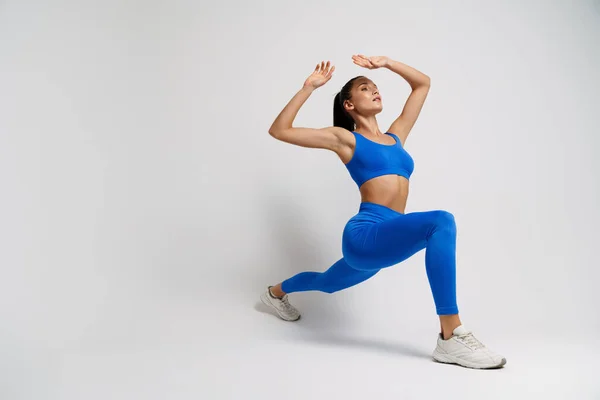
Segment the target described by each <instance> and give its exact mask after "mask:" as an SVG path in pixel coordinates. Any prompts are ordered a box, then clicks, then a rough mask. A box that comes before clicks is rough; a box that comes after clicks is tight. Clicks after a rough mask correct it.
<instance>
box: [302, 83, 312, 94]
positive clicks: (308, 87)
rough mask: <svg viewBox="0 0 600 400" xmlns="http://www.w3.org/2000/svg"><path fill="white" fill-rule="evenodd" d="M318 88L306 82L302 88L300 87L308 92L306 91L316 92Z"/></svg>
mask: <svg viewBox="0 0 600 400" xmlns="http://www.w3.org/2000/svg"><path fill="white" fill-rule="evenodd" d="M315 89H316V87H314V86H311V85H308V84H304V85H302V89H300V91H301V92H306V93H309V94H310V93H312V92H314V91H315Z"/></svg>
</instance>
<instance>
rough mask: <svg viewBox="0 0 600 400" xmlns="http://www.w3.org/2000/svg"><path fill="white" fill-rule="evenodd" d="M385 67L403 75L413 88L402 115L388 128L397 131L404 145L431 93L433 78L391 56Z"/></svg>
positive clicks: (390, 130) (389, 130)
mask: <svg viewBox="0 0 600 400" xmlns="http://www.w3.org/2000/svg"><path fill="white" fill-rule="evenodd" d="M385 68H387V69H389V70H390V71H393V72H395V73H397V74H398V75H400V76H401V77H403V78H404V79H405V80H406V81H407V82H408V84H409V85H410V87H411V88H412V92H411V93H410V95H409V96H408V99H406V103H405V104H404V108H403V109H402V112H401V113H400V116H399V117H398V118H396V120H394V122H393V123H392V125H391V126H390V129H388V132H392V133H395V134H396V135H397V136H398V138H399V139H400V142H401V143H402V145H403V146H404V143H405V142H406V138H407V137H408V134H409V133H410V131H411V129H412V127H413V126H414V125H415V122H417V118H418V117H419V114H420V113H421V109H422V108H423V104H424V103H425V99H426V98H427V94H428V93H429V86H430V81H431V80H430V78H429V76H427V75H425V74H424V73H422V72H420V71H417V70H416V69H414V68H413V67H409V66H408V65H406V64H403V63H401V62H399V61H394V60H391V59H389V58H388V59H387V62H386V64H385Z"/></svg>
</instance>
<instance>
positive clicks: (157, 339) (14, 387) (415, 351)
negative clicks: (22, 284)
mask: <svg viewBox="0 0 600 400" xmlns="http://www.w3.org/2000/svg"><path fill="white" fill-rule="evenodd" d="M241 286H243V285H240V287H241ZM375 286H377V285H375V283H373V286H369V287H367V288H360V289H356V290H355V291H353V292H350V291H348V292H346V293H343V294H339V295H338V296H333V297H332V296H328V295H326V294H321V293H310V294H298V295H296V296H295V297H294V299H295V303H296V304H298V306H299V307H301V309H302V312H303V316H302V319H301V320H300V321H298V322H294V323H290V322H284V321H281V320H280V319H278V318H276V317H275V316H274V315H273V314H270V313H269V312H268V310H266V309H265V307H264V306H263V305H262V304H261V303H260V302H259V300H258V296H259V294H260V293H256V296H254V297H253V296H251V295H250V290H249V289H248V292H240V293H242V294H241V295H240V296H235V295H227V296H220V297H219V296H217V293H216V291H215V292H207V291H206V290H199V291H198V292H196V293H194V292H193V290H192V288H193V285H192V284H190V287H189V288H182V290H181V291H178V292H171V293H166V292H161V291H160V289H156V290H154V291H152V292H150V291H148V292H147V293H146V292H143V291H142V292H141V293H140V292H139V291H138V293H136V295H135V296H132V295H131V294H130V292H128V289H127V288H122V289H121V290H120V291H119V293H116V292H113V293H111V294H110V296H107V297H106V298H105V302H104V303H103V305H102V306H98V307H97V308H96V310H95V312H94V313H92V312H91V309H90V313H89V315H88V317H87V318H85V317H84V316H83V314H81V315H78V314H76V313H74V312H72V313H71V316H70V318H69V319H66V317H65V319H64V320H56V321H55V322H56V323H55V324H47V325H46V328H45V330H44V331H40V330H37V331H36V330H25V329H23V328H24V327H25V326H24V325H21V326H16V327H14V331H13V332H12V334H11V331H10V330H4V332H3V335H4V340H3V343H4V344H9V345H10V347H6V349H7V351H5V352H4V354H3V356H2V357H3V359H2V362H1V363H0V365H2V376H3V384H2V392H3V395H2V396H1V397H2V399H6V400H15V399H44V400H50V399H61V400H71V399H73V400H75V399H77V400H80V399H86V400H93V399H102V400H106V399H111V400H116V399H128V400H131V399H169V400H179V399H203V400H213V399H214V400H219V399H236V400H237V399H267V398H271V399H303V400H304V399H328V400H329V399H461V400H466V399H569V400H570V399H576V400H585V399H600V373H599V372H598V371H599V368H598V365H597V360H598V350H597V349H598V348H599V344H600V343H599V341H598V340H597V339H596V340H593V339H591V338H590V339H587V340H585V339H582V338H581V337H576V336H571V335H570V334H569V330H570V328H569V327H566V326H562V327H557V330H556V332H554V333H545V334H544V333H540V334H539V335H531V334H524V333H523V332H520V331H518V330H515V329H511V332H496V331H495V330H494V329H484V328H483V327H479V330H478V332H476V334H477V336H478V337H479V338H480V339H481V340H482V341H484V343H486V344H488V345H489V346H490V347H493V348H494V349H496V350H498V351H499V352H501V353H503V354H504V355H505V356H506V358H507V360H508V363H507V365H506V366H505V367H504V368H502V369H498V370H485V371H480V370H470V369H466V368H462V367H457V366H451V365H444V364H438V363H435V362H433V361H432V360H431V358H430V354H431V351H432V350H433V347H434V345H435V335H436V332H435V324H436V322H435V317H433V318H429V319H428V320H429V321H430V322H423V321H426V320H425V319H423V320H419V319H416V320H415V319H411V320H409V319H408V318H407V319H405V320H404V321H400V319H399V318H397V315H399V314H400V312H402V310H400V307H392V305H389V304H388V305H386V306H387V307H388V308H387V309H385V310H384V309H379V310H378V312H377V313H375V312H373V313H370V314H369V313H364V312H362V313H358V312H357V313H354V310H355V309H356V308H355V304H354V303H353V301H354V299H355V298H356V297H359V296H358V294H359V293H360V294H364V293H365V292H364V291H365V290H367V289H368V288H372V287H375ZM185 289H190V290H185ZM83 298H85V297H83ZM377 303H379V301H377ZM73 304H74V305H73V307H75V304H77V303H76V302H74V303H73ZM80 304H81V303H80ZM381 305H383V304H381ZM363 307H364V305H362V304H361V309H362V308H363ZM406 308H408V307H406ZM411 308H412V307H411ZM73 310H75V308H73V309H72V311H73ZM46 311H47V312H48V314H47V315H48V316H49V317H48V318H50V317H52V316H53V315H55V316H56V315H59V314H53V313H55V312H56V311H57V310H52V309H48V310H46ZM63 311H64V309H63ZM386 313H387V314H388V315H389V318H385V317H382V315H385V314H386ZM38 317H41V315H38ZM15 321H17V320H16V319H15ZM19 321H20V322H19V323H21V324H25V323H26V321H25V320H19ZM69 321H70V322H69ZM30 322H31V321H30ZM46 322H47V321H46ZM69 324H70V325H69ZM19 330H20V331H19Z"/></svg>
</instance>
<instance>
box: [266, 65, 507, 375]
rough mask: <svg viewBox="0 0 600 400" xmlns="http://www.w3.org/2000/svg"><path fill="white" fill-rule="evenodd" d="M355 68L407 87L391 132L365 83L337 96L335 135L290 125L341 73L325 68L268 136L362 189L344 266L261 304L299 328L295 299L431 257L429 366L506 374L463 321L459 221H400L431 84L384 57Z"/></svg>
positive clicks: (286, 287) (430, 216) (374, 91)
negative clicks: (307, 153)
mask: <svg viewBox="0 0 600 400" xmlns="http://www.w3.org/2000/svg"><path fill="white" fill-rule="evenodd" d="M352 59H353V61H354V63H355V64H357V65H359V66H361V67H364V68H368V69H376V68H387V69H389V70H391V71H393V72H395V73H397V74H398V75H400V76H401V77H402V78H404V79H405V80H406V81H407V82H408V83H409V84H410V86H411V88H412V92H411V94H410V96H409V97H408V99H407V101H406V104H405V105H404V108H403V110H402V113H401V114H400V116H398V118H397V119H396V120H395V121H394V122H393V123H392V125H391V126H390V128H389V129H388V130H387V131H386V132H385V133H383V132H382V131H381V130H379V126H378V124H377V119H376V115H377V114H379V113H380V112H381V110H382V98H381V94H380V93H379V90H378V88H377V85H375V84H374V83H373V82H372V81H371V80H370V79H367V78H366V77H363V76H358V77H356V78H353V79H351V80H350V81H349V82H347V83H346V84H345V85H344V87H343V88H342V90H341V91H340V92H339V93H338V94H337V95H336V97H335V100H334V105H333V125H334V126H331V127H327V128H322V129H310V128H295V127H293V126H292V123H293V121H294V118H295V117H296V114H297V113H298V111H299V109H300V107H301V106H302V105H303V104H304V102H305V101H306V100H307V99H308V97H309V96H310V95H311V94H312V92H313V91H314V90H315V89H317V88H319V87H321V86H323V85H324V84H325V83H327V82H328V81H329V80H330V79H331V77H332V75H333V71H334V70H335V67H334V66H332V65H330V63H329V61H328V62H326V63H325V62H321V63H320V64H317V66H316V68H315V70H314V71H313V73H312V74H311V75H310V76H309V77H308V78H307V79H306V81H305V82H304V85H303V87H302V89H301V90H300V91H299V92H298V93H296V95H295V96H294V97H293V98H292V99H291V101H290V102H289V103H288V104H287V105H286V106H285V108H284V109H283V111H281V113H280V114H279V115H278V116H277V118H276V119H275V121H274V122H273V124H272V126H271V128H270V129H269V134H270V135H271V136H273V137H274V138H276V139H278V140H281V141H284V142H287V143H291V144H295V145H298V146H303V147H309V148H321V149H328V150H331V151H333V152H335V153H336V154H337V155H338V157H339V158H340V160H341V161H342V162H343V163H344V165H345V166H346V168H347V169H348V172H349V173H350V176H351V177H352V179H353V180H354V181H355V182H356V184H357V186H358V188H359V190H360V194H361V203H360V208H359V211H358V213H357V214H356V215H355V216H353V217H352V218H351V219H350V220H349V221H348V223H347V224H346V226H345V228H344V232H343V236H342V254H343V258H341V259H340V260H338V261H337V262H336V263H335V264H333V265H332V266H331V267H330V268H329V269H328V270H327V271H325V272H302V273H299V274H297V275H295V276H293V277H291V278H289V279H287V280H285V281H283V282H281V283H279V284H277V285H274V286H268V288H267V290H266V291H265V293H263V294H262V296H261V300H262V302H263V303H265V304H266V305H267V306H269V307H272V308H273V309H274V310H275V311H276V312H277V314H278V315H279V317H280V318H282V319H284V320H286V321H296V320H298V319H299V318H300V313H299V312H298V310H296V308H294V307H293V306H292V305H291V304H290V303H289V300H288V294H289V293H294V292H303V291H310V290H318V291H322V292H326V293H334V292H337V291H339V290H343V289H346V288H349V287H351V286H354V285H356V284H358V283H360V282H363V281H365V280H367V279H369V278H371V277H372V276H374V275H375V274H376V273H377V272H378V271H379V270H380V269H382V268H387V267H390V266H392V265H395V264H398V263H400V262H402V261H404V260H406V259H407V258H409V257H411V256H412V255H413V254H415V253H417V252H418V251H420V250H423V249H425V266H426V271H427V277H428V280H429V285H430V287H431V291H432V294H433V298H434V302H435V306H436V312H437V314H438V316H439V319H440V327H441V332H440V333H439V335H438V338H437V346H436V348H435V350H434V352H433V358H434V359H435V360H437V361H440V362H444V363H453V364H459V365H462V366H465V367H470V368H496V367H501V366H503V365H504V364H505V363H506V359H505V358H504V357H502V356H500V355H498V354H496V353H494V352H492V351H491V350H489V349H488V348H487V347H486V346H484V345H483V344H482V343H481V342H479V341H478V340H477V339H476V338H475V337H474V336H473V334H472V333H471V332H470V331H468V330H467V329H466V328H465V327H464V326H463V325H462V323H461V321H460V318H459V316H458V307H457V304H456V257H455V252H456V225H455V222H454V217H453V216H452V214H450V213H448V212H446V211H429V212H413V213H408V214H405V213H404V209H405V206H406V199H407V196H408V186H409V178H410V176H411V174H412V172H413V169H414V163H413V159H412V158H411V156H410V155H409V154H408V153H407V152H406V150H405V149H404V144H405V142H406V138H407V136H408V134H409V132H410V131H411V129H412V127H413V125H414V124H415V122H416V120H417V117H418V116H419V113H420V112H421V109H422V107H423V103H424V102H425V99H426V98H427V94H428V92H429V85H430V80H429V77H428V76H427V75H425V74H423V73H421V72H419V71H417V70H416V69H414V68H411V67H410V66H408V65H405V64H403V63H401V62H398V61H394V60H391V59H389V58H388V57H381V56H379V57H365V56H363V55H355V56H353V57H352Z"/></svg>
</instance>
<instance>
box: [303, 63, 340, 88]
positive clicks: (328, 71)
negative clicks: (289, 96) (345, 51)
mask: <svg viewBox="0 0 600 400" xmlns="http://www.w3.org/2000/svg"><path fill="white" fill-rule="evenodd" d="M333 71H335V67H334V66H333V65H331V66H330V63H329V61H327V63H325V61H321V63H320V64H317V67H316V68H315V70H314V71H313V73H312V74H310V76H309V77H308V78H306V81H305V82H304V86H305V87H310V88H313V89H316V88H318V87H321V86H323V85H324V84H326V83H327V82H329V80H330V79H331V77H332V76H333Z"/></svg>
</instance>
